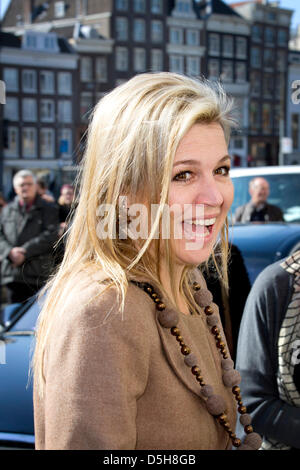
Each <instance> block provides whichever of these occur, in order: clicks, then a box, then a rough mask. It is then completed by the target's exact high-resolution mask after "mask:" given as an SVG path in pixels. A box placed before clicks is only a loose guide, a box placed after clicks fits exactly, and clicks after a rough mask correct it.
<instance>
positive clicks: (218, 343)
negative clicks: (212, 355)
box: [216, 341, 225, 349]
mask: <svg viewBox="0 0 300 470" xmlns="http://www.w3.org/2000/svg"><path fill="white" fill-rule="evenodd" d="M216 344H217V348H218V349H223V348H225V343H224V342H223V341H217V343H216Z"/></svg>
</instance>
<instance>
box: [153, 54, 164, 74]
mask: <svg viewBox="0 0 300 470" xmlns="http://www.w3.org/2000/svg"><path fill="white" fill-rule="evenodd" d="M151 70H152V71H153V72H161V71H162V70H163V53H162V50H160V49H152V50H151Z"/></svg>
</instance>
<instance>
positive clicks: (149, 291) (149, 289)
mask: <svg viewBox="0 0 300 470" xmlns="http://www.w3.org/2000/svg"><path fill="white" fill-rule="evenodd" d="M144 289H145V291H146V292H148V294H152V292H153V289H152V287H149V286H147V287H145V288H144Z"/></svg>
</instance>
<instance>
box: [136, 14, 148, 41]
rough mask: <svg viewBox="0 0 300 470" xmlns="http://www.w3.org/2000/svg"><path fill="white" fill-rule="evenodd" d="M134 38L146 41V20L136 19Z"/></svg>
mask: <svg viewBox="0 0 300 470" xmlns="http://www.w3.org/2000/svg"><path fill="white" fill-rule="evenodd" d="M133 39H134V40H135V41H137V42H144V41H145V40H146V26H145V20H140V19H137V20H134V23H133Z"/></svg>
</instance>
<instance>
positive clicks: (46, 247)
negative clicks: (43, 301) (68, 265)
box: [0, 170, 59, 303]
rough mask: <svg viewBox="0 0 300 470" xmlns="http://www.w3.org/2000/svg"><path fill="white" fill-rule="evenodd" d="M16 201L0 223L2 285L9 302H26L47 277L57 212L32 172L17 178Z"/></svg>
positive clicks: (49, 269) (5, 211)
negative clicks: (44, 195) (47, 199)
mask: <svg viewBox="0 0 300 470" xmlns="http://www.w3.org/2000/svg"><path fill="white" fill-rule="evenodd" d="M13 186H14V189H15V192H16V194H17V196H16V198H15V200H14V201H13V202H11V203H9V204H8V205H7V206H5V207H4V209H3V211H2V214H1V222H0V256H1V283H2V285H5V286H6V288H7V296H8V302H9V303H14V302H23V301H24V300H26V299H27V298H28V297H30V296H31V295H33V294H34V293H35V292H37V291H38V290H39V289H40V287H41V286H42V285H43V284H44V282H45V281H46V279H47V278H48V276H49V274H50V272H51V267H52V260H53V245H54V244H55V242H56V241H57V237H58V224H59V222H58V209H57V207H56V206H55V205H54V204H51V203H49V202H46V201H44V200H43V199H41V198H40V197H39V196H38V194H37V186H36V180H35V176H34V175H33V173H31V172H30V171H28V170H21V171H19V172H18V173H16V175H15V176H14V180H13Z"/></svg>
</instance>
